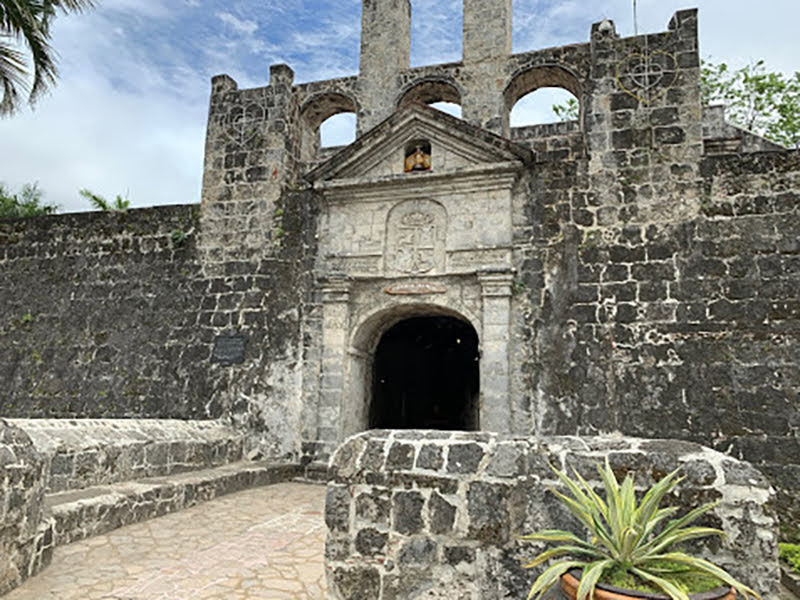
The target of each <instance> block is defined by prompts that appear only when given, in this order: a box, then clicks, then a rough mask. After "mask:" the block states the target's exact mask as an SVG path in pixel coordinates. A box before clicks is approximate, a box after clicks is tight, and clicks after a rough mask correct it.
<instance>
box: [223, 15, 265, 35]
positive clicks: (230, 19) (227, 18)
mask: <svg viewBox="0 0 800 600" xmlns="http://www.w3.org/2000/svg"><path fill="white" fill-rule="evenodd" d="M217 18H218V19H219V20H220V21H222V22H223V23H225V24H226V25H229V26H230V27H232V28H233V29H234V30H236V31H237V32H239V33H241V34H244V35H246V36H252V35H253V34H254V33H255V32H256V31H258V23H256V22H255V21H251V20H249V19H239V18H237V17H236V16H235V15H232V14H231V13H229V12H218V13H217Z"/></svg>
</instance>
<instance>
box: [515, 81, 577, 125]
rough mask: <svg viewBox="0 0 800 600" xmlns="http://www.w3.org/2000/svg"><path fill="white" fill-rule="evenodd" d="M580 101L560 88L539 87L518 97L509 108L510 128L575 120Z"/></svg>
mask: <svg viewBox="0 0 800 600" xmlns="http://www.w3.org/2000/svg"><path fill="white" fill-rule="evenodd" d="M579 110H580V103H579V102H578V99H577V98H576V97H575V96H573V95H572V94H571V93H570V92H568V91H567V90H564V89H562V88H551V87H547V88H540V89H538V90H536V91H535V92H531V93H530V94H527V95H525V96H523V97H522V98H520V99H519V100H518V101H517V103H516V104H515V105H514V108H512V109H511V115H510V117H509V124H510V126H511V127H512V128H515V127H529V126H531V125H544V124H546V123H559V122H561V121H577V120H578V112H579Z"/></svg>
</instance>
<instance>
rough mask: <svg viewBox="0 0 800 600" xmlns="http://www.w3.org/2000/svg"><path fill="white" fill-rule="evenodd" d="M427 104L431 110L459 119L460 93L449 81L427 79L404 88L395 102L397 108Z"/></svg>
mask: <svg viewBox="0 0 800 600" xmlns="http://www.w3.org/2000/svg"><path fill="white" fill-rule="evenodd" d="M413 104H427V105H428V106H431V107H432V108H435V109H437V110H441V111H442V112H446V113H447V114H450V115H453V116H454V117H458V118H461V91H460V90H459V89H458V88H457V87H456V85H455V84H454V83H453V82H451V81H445V80H441V79H428V80H424V81H420V82H419V83H415V84H414V85H412V86H411V87H408V88H406V89H405V90H404V91H403V93H402V94H400V99H399V100H398V102H397V107H398V108H405V107H406V106H410V105H413Z"/></svg>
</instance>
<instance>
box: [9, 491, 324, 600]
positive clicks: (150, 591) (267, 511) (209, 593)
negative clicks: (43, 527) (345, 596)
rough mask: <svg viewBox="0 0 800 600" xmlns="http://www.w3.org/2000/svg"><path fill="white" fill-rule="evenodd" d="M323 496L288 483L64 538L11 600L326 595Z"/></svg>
mask: <svg viewBox="0 0 800 600" xmlns="http://www.w3.org/2000/svg"><path fill="white" fill-rule="evenodd" d="M324 501H325V487H324V486H320V485H309V484H301V483H282V484H277V485H272V486H267V487H262V488H257V489H254V490H249V491H246V492H239V493H237V494H231V495H229V496H224V497H222V498H218V499H216V500H213V501H211V502H208V503H205V504H202V505H200V506H196V507H194V508H190V509H188V510H184V511H182V512H178V513H174V514H171V515H167V516H165V517H160V518H158V519H153V520H151V521H147V522H145V523H140V524H138V525H131V526H128V527H123V528H121V529H117V530H116V531H113V532H111V533H109V534H107V535H102V536H98V537H94V538H91V539H88V540H85V541H83V542H76V543H74V544H70V545H67V546H61V547H59V548H56V552H55V556H54V558H53V562H52V564H51V565H50V566H49V567H47V568H46V569H45V570H44V571H43V572H42V573H41V574H40V575H38V576H37V577H34V578H33V579H31V580H29V581H27V582H25V584H23V585H22V586H21V587H19V588H17V589H16V590H14V591H13V592H11V593H10V594H8V595H7V596H5V597H4V599H3V600H46V599H49V600H56V599H57V600H100V599H103V600H190V599H191V600H195V599H197V600H200V599H210V598H220V599H225V600H228V599H232V600H240V599H242V600H243V599H248V600H249V599H256V598H258V599H269V600H282V599H284V598H285V599H292V600H294V599H303V598H313V599H315V600H320V599H322V598H324V597H325V573H324V566H323V547H324V532H325V523H324V519H323V505H324Z"/></svg>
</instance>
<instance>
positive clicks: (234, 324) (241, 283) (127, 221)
mask: <svg viewBox="0 0 800 600" xmlns="http://www.w3.org/2000/svg"><path fill="white" fill-rule="evenodd" d="M314 206H315V205H314V202H313V199H312V198H311V197H310V196H308V195H304V194H302V193H290V192H283V193H282V194H281V195H280V197H279V198H278V199H277V200H276V205H275V211H276V212H277V214H274V215H273V216H272V217H271V219H272V221H271V223H273V225H274V227H275V228H277V229H279V230H280V231H281V232H282V234H281V236H280V237H279V238H278V239H273V240H263V242H264V246H265V247H267V249H268V250H267V251H265V252H262V253H260V254H258V255H256V256H255V257H254V256H253V255H252V253H248V255H247V256H246V257H241V256H237V255H236V248H237V246H236V244H234V243H233V242H232V246H231V253H229V254H224V255H223V254H219V253H217V254H215V253H214V252H213V249H211V248H209V247H207V246H205V247H202V250H198V238H199V237H201V236H202V233H201V231H200V227H201V225H200V222H199V211H198V207H196V206H181V207H161V208H154V209H145V210H132V211H128V212H126V213H112V214H109V213H87V214H70V215H57V216H53V217H46V218H36V219H26V220H16V221H4V222H2V223H0V273H2V278H3V282H4V284H3V286H2V287H0V305H2V306H3V308H4V310H3V322H2V324H0V334H1V335H0V374H2V377H3V380H4V381H5V382H6V385H5V387H4V390H3V392H2V395H0V414H3V415H4V416H9V417H24V418H33V417H48V418H76V417H82V418H135V417H138V418H180V419H208V418H212V419H214V418H220V417H225V418H229V419H233V422H235V423H236V424H239V425H243V426H245V427H246V428H248V429H249V430H250V431H251V432H252V433H253V435H252V436H251V438H250V444H251V446H255V445H259V446H261V450H262V452H263V453H264V455H270V456H275V457H282V456H288V455H294V456H297V455H298V454H299V453H300V436H299V431H300V430H301V425H300V419H301V417H302V414H303V411H302V408H301V406H300V395H301V393H300V389H299V388H300V386H299V384H298V380H299V377H300V375H299V372H300V369H301V357H302V347H303V335H304V334H303V318H304V317H305V312H304V311H305V306H306V304H307V303H308V299H309V295H310V292H309V284H308V281H309V279H310V277H311V270H312V269H311V267H310V262H309V260H310V259H309V256H313V251H314V244H315V241H314V231H315V225H314V219H315V217H314V214H315V212H314V211H315V208H314ZM205 226H206V228H207V229H212V228H213V227H214V226H215V223H214V222H213V220H212V221H207V222H206V223H205ZM220 227H224V225H220ZM211 255H213V258H211V257H210V256H211ZM228 333H237V334H241V335H244V336H246V338H247V345H246V350H245V360H244V362H243V363H242V364H234V365H222V364H218V363H214V362H212V361H211V356H212V350H213V347H214V343H215V339H216V338H217V336H220V335H222V334H228Z"/></svg>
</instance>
